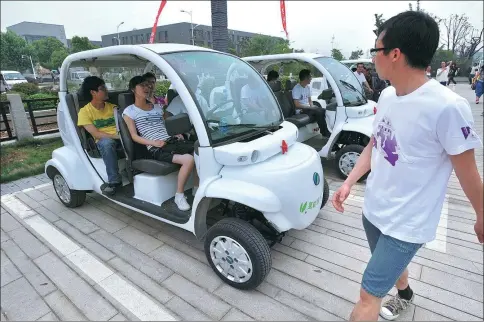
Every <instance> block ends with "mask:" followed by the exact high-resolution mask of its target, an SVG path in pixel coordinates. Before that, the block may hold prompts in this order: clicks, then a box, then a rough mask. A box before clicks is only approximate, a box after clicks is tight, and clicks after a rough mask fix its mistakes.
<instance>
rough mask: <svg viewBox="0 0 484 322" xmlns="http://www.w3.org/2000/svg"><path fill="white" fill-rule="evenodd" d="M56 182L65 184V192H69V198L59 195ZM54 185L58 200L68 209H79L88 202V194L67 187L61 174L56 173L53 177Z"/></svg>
mask: <svg viewBox="0 0 484 322" xmlns="http://www.w3.org/2000/svg"><path fill="white" fill-rule="evenodd" d="M56 180H61V181H63V182H64V183H65V187H66V188H65V190H64V191H66V192H67V191H68V194H69V196H61V195H60V194H59V191H58V190H59V185H58V183H56ZM52 184H53V185H54V191H55V194H56V195H57V198H59V200H60V201H61V202H62V203H63V204H64V206H66V207H68V208H77V207H79V206H81V205H82V204H83V203H84V201H86V192H85V191H82V190H72V189H70V188H69V187H68V186H67V183H66V180H65V179H64V177H63V176H62V175H61V174H60V173H59V172H56V173H54V175H53V176H52Z"/></svg>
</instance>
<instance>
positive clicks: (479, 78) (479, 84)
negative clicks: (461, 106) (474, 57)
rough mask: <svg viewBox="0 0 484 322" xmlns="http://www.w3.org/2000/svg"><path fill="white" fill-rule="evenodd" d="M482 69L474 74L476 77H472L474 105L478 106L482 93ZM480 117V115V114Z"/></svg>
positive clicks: (483, 91)
mask: <svg viewBox="0 0 484 322" xmlns="http://www.w3.org/2000/svg"><path fill="white" fill-rule="evenodd" d="M483 73H484V68H481V70H480V71H478V72H476V76H474V80H473V85H474V86H473V87H474V88H475V90H474V91H475V93H476V104H479V101H480V99H481V96H482V94H483V93H484V75H483ZM481 115H482V114H481Z"/></svg>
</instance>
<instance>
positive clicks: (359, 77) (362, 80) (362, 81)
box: [353, 72, 366, 85]
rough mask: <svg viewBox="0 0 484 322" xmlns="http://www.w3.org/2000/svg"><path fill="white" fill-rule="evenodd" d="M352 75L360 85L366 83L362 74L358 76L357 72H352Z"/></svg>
mask: <svg viewBox="0 0 484 322" xmlns="http://www.w3.org/2000/svg"><path fill="white" fill-rule="evenodd" d="M353 74H355V76H356V78H358V81H359V82H360V84H361V85H363V83H364V82H366V77H365V74H363V73H361V74H358V72H354V73H353Z"/></svg>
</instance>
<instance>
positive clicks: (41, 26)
mask: <svg viewBox="0 0 484 322" xmlns="http://www.w3.org/2000/svg"><path fill="white" fill-rule="evenodd" d="M7 30H10V31H13V32H14V33H16V34H17V35H19V36H21V37H22V38H24V39H25V40H26V41H27V42H28V43H29V44H31V43H32V42H34V41H36V40H40V39H42V38H47V37H54V38H57V39H59V40H60V41H61V42H62V43H63V44H64V46H66V47H67V38H66V31H65V29H64V26H63V25H54V24H50V23H40V22H29V21H24V22H21V23H18V24H15V25H12V26H10V27H7Z"/></svg>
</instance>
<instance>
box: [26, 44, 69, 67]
mask: <svg viewBox="0 0 484 322" xmlns="http://www.w3.org/2000/svg"><path fill="white" fill-rule="evenodd" d="M32 46H33V47H34V48H35V51H36V53H37V57H38V59H39V62H40V64H41V65H42V66H43V67H45V68H48V69H52V68H53V67H52V65H51V56H52V53H54V52H55V51H58V50H59V51H60V50H66V48H65V47H64V44H63V43H62V42H61V41H60V40H58V39H57V38H54V37H47V38H42V39H40V40H37V41H34V42H33V43H32Z"/></svg>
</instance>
